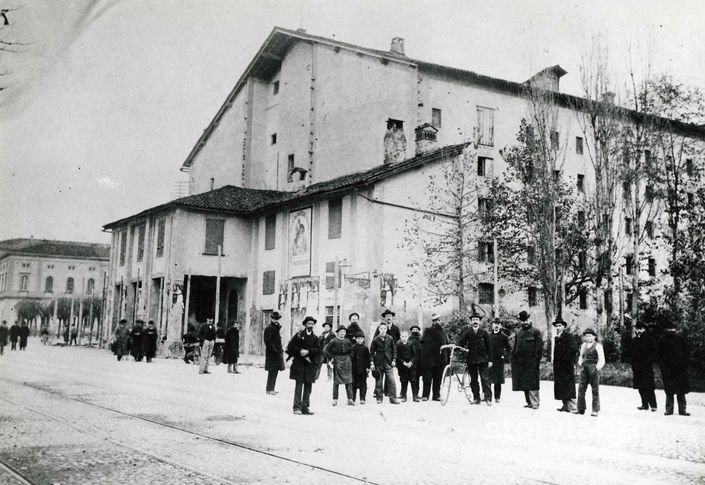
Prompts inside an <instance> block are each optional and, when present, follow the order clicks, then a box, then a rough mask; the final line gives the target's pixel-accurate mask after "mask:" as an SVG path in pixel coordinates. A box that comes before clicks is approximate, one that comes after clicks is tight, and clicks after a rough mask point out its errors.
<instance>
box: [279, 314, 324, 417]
mask: <svg viewBox="0 0 705 485" xmlns="http://www.w3.org/2000/svg"><path fill="white" fill-rule="evenodd" d="M315 324H316V319H315V318H313V317H306V318H304V321H303V326H304V329H303V330H301V331H300V332H298V333H296V334H295V335H294V336H293V337H292V338H291V340H290V341H289V344H288V345H287V346H286V353H287V354H288V355H289V357H291V358H292V359H293V360H292V363H291V368H290V369H289V378H290V379H291V380H293V381H296V386H295V388H294V414H308V415H311V414H313V411H311V408H310V405H311V403H310V398H311V390H312V388H313V383H314V382H316V374H317V373H318V357H319V354H320V353H321V347H320V343H319V342H318V337H317V336H316V334H315V333H313V326H314V325H315Z"/></svg>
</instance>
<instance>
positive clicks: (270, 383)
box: [267, 370, 298, 392]
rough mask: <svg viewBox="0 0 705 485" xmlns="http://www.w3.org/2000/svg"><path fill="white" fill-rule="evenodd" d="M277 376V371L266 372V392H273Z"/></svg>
mask: <svg viewBox="0 0 705 485" xmlns="http://www.w3.org/2000/svg"><path fill="white" fill-rule="evenodd" d="M278 375H279V371H278V370H268V371H267V392H269V391H273V390H274V388H275V387H276V385H277V376H278ZM297 384H298V383H297Z"/></svg>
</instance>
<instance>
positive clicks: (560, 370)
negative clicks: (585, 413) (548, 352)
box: [553, 331, 579, 401]
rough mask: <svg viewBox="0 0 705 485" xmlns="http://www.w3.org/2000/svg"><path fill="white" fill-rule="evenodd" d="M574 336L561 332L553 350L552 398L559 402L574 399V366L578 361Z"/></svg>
mask: <svg viewBox="0 0 705 485" xmlns="http://www.w3.org/2000/svg"><path fill="white" fill-rule="evenodd" d="M578 351H579V349H578V342H577V341H576V340H575V336H574V335H573V334H571V333H568V332H565V331H564V332H563V333H562V334H561V335H560V336H556V340H555V344H554V348H553V397H554V398H555V399H558V400H560V401H563V400H566V399H575V364H576V363H577V361H578Z"/></svg>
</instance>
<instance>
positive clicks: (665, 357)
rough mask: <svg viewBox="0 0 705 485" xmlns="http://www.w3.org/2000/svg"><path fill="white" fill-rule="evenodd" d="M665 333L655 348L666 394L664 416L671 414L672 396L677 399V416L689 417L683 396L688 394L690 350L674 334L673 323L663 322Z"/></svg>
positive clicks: (679, 336)
mask: <svg viewBox="0 0 705 485" xmlns="http://www.w3.org/2000/svg"><path fill="white" fill-rule="evenodd" d="M662 326H663V327H664V330H665V333H664V334H663V336H662V337H661V338H660V339H659V341H658V345H657V347H656V360H657V361H658V363H659V367H661V377H662V378H663V390H664V392H665V393H666V412H665V413H664V414H665V415H666V416H670V415H672V414H673V395H674V394H675V395H676V398H677V399H678V414H680V415H681V416H690V413H689V412H687V410H686V400H685V395H686V394H688V393H689V392H690V381H689V380H688V359H689V358H690V349H689V348H688V341H687V340H686V339H685V337H684V336H683V335H681V334H680V333H676V329H675V328H674V326H673V323H672V322H670V321H663V322H662Z"/></svg>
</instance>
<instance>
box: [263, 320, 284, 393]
mask: <svg viewBox="0 0 705 485" xmlns="http://www.w3.org/2000/svg"><path fill="white" fill-rule="evenodd" d="M281 317H282V316H281V315H280V314H279V312H272V314H271V315H270V317H269V318H270V322H269V325H267V326H266V327H265V329H264V337H263V339H264V349H265V353H264V370H266V371H267V394H270V395H275V394H277V391H276V390H275V388H276V386H277V376H278V375H279V372H281V371H283V370H284V369H285V366H284V351H283V349H282V337H281V334H280V331H281V324H280V323H279V320H281Z"/></svg>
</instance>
